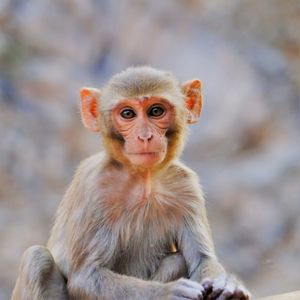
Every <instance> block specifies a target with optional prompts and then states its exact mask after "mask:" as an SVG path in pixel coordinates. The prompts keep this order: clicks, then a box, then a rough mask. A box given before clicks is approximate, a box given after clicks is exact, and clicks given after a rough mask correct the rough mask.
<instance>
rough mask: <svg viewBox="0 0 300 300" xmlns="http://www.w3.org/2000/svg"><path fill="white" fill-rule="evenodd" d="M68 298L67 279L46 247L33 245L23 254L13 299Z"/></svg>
mask: <svg viewBox="0 0 300 300" xmlns="http://www.w3.org/2000/svg"><path fill="white" fill-rule="evenodd" d="M43 299H45V300H46V299H47V300H50V299H51V300H52V299H53V300H54V299H57V300H64V299H68V293H67V287H66V283H65V280H64V278H63V276H62V274H61V273H60V271H59V270H58V268H57V265H56V264H55V262H54V260H53V257H52V255H51V253H50V252H49V250H48V249H47V248H46V247H42V246H32V247H30V248H28V249H27V250H26V251H25V253H24V254H23V257H22V261H21V265H20V268H19V275H18V278H17V282H16V285H15V288H14V291H13V295H12V300H43Z"/></svg>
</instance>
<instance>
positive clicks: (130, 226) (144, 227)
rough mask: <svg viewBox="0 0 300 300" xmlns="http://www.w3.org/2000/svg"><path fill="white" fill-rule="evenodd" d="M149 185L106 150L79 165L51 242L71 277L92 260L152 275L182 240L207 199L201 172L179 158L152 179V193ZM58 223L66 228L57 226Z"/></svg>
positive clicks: (141, 275) (122, 270)
mask: <svg viewBox="0 0 300 300" xmlns="http://www.w3.org/2000/svg"><path fill="white" fill-rule="evenodd" d="M92 177H93V178H94V179H96V180H91V178H92ZM114 178H119V181H118V182H115V180H114ZM175 178H176V180H175ZM179 178H180V180H178V179H179ZM86 182H96V184H95V185H93V186H89V185H87V184H85V183H86ZM174 182H176V185H174ZM144 185H145V184H144V182H143V180H141V179H140V178H135V177H134V176H133V175H132V174H129V173H128V172H127V171H126V170H124V169H122V168H118V167H116V166H115V165H114V164H107V162H106V158H105V156H104V155H103V154H102V153H100V154H98V155H95V156H92V157H90V158H88V159H87V160H85V161H84V162H83V163H82V164H81V165H80V167H79V168H78V171H77V173H76V174H75V177H74V179H73V181H72V184H71V186H70V187H69V189H68V191H67V193H66V195H65V197H64V199H63V201H62V202H61V204H60V207H59V209H58V212H57V216H56V221H55V225H54V228H53V231H52V235H51V237H50V240H49V243H48V247H49V249H50V251H51V253H52V254H53V256H54V259H55V260H56V262H57V264H58V266H59V268H60V270H61V271H62V273H63V274H64V276H65V277H66V278H68V274H69V272H72V271H73V269H72V268H75V269H76V268H80V266H81V265H84V264H85V262H91V261H97V264H98V265H99V267H106V268H109V269H111V270H113V271H115V272H116V273H119V274H126V275H131V276H134V277H138V278H144V279H148V278H151V275H152V274H153V273H154V272H155V271H156V269H157V267H158V266H159V263H160V261H161V259H162V258H163V257H165V256H166V255H167V254H168V253H169V252H170V248H171V246H172V245H174V243H175V244H178V243H179V242H180V237H181V230H182V225H183V224H184V223H185V222H188V219H187V216H189V215H191V214H194V213H197V210H198V206H199V205H202V204H203V203H200V202H201V201H202V195H201V189H200V187H199V185H198V183H197V176H196V175H195V174H194V173H192V172H191V171H190V170H188V171H187V168H186V167H185V166H184V165H183V164H181V163H180V162H176V163H173V164H172V165H170V166H169V167H168V170H166V171H165V172H164V171H163V172H162V174H159V175H158V176H157V177H155V178H154V179H153V180H152V182H151V191H150V193H149V194H148V195H145V191H144V189H145V188H144ZM195 191H199V194H197V192H196V193H195ZM111 195H114V196H113V197H112V196H111ZM199 200H200V201H199ZM57 226H58V227H60V228H63V230H62V231H58V230H55V228H56V227H57ZM57 232H61V233H60V234H59V235H58V234H56V233H57ZM91 234H92V235H93V238H92V239H91V238H90V236H91ZM87 236H88V237H89V238H88V239H87ZM66 253H70V255H69V256H67V255H66ZM70 266H72V267H70Z"/></svg>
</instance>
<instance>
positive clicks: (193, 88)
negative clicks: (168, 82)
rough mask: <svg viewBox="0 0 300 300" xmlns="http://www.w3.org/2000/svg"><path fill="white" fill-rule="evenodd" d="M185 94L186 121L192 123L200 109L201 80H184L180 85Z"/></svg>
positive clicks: (196, 118)
mask: <svg viewBox="0 0 300 300" xmlns="http://www.w3.org/2000/svg"><path fill="white" fill-rule="evenodd" d="M181 89H182V92H183V94H184V95H185V106H186V108H187V111H188V116H187V123H188V124H194V123H196V122H197V121H198V119H199V117H200V113H201V110H202V93H201V81H200V80H199V79H193V80H189V81H186V82H184V83H183V84H182V85H181Z"/></svg>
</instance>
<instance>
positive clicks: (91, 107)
mask: <svg viewBox="0 0 300 300" xmlns="http://www.w3.org/2000/svg"><path fill="white" fill-rule="evenodd" d="M80 99H81V106H80V108H81V118H82V122H83V125H84V126H85V127H86V128H88V129H90V130H92V131H95V132H97V131H100V126H99V102H100V90H98V89H94V88H86V87H85V88H82V89H81V90H80Z"/></svg>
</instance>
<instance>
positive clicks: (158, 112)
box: [148, 104, 166, 118]
mask: <svg viewBox="0 0 300 300" xmlns="http://www.w3.org/2000/svg"><path fill="white" fill-rule="evenodd" d="M165 113H166V109H165V108H164V107H163V106H162V105H157V104H154V105H153V106H151V107H150V109H149V110H148V116H149V117H153V118H159V117H161V116H163V115H164V114H165Z"/></svg>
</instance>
